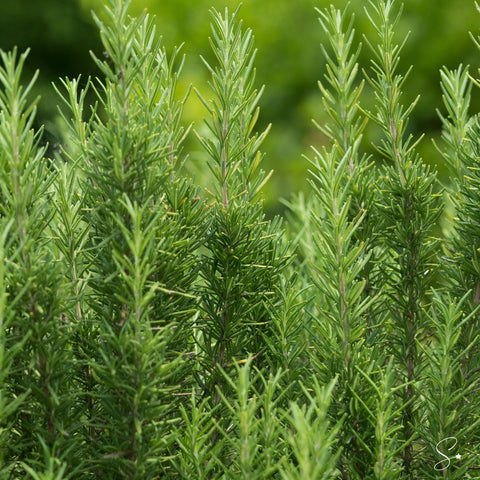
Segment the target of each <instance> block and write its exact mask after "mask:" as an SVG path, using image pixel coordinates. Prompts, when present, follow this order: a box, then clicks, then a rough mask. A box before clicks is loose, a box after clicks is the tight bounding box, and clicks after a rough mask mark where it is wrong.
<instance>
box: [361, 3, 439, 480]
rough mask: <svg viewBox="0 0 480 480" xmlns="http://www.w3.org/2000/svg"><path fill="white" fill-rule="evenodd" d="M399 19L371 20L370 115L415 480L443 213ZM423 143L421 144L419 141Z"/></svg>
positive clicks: (375, 8)
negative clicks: (436, 235) (414, 124)
mask: <svg viewBox="0 0 480 480" xmlns="http://www.w3.org/2000/svg"><path fill="white" fill-rule="evenodd" d="M400 13H401V10H400V11H397V9H396V2H395V1H394V0H374V1H371V2H370V8H369V9H367V15H368V17H369V18H370V20H371V22H372V24H373V26H374V28H375V31H376V32H377V35H378V43H377V44H375V45H373V44H371V43H370V42H369V43H370V47H371V51H372V53H373V59H372V73H371V74H367V78H368V80H369V82H370V84H371V85H372V87H373V89H374V92H375V97H376V103H377V109H376V111H375V112H370V113H369V114H368V115H369V117H370V118H371V120H373V121H374V122H375V123H376V124H377V125H378V127H379V129H380V130H381V132H382V134H383V139H382V140H380V142H377V143H376V144H375V146H376V148H377V149H378V151H379V152H380V153H381V154H382V155H383V157H384V158H385V159H386V162H387V163H386V166H385V168H384V174H383V177H382V179H381V183H380V185H379V186H380V188H379V191H378V195H379V199H380V200H379V202H378V204H379V210H378V215H379V220H380V224H381V225H382V227H381V229H380V230H379V233H380V232H381V233H380V234H379V237H378V241H379V243H378V245H379V247H380V248H381V249H382V250H383V251H384V254H385V262H386V264H387V265H388V268H385V269H384V273H383V280H382V283H383V285H382V288H384V290H385V292H386V293H387V296H386V297H385V302H386V303H385V308H386V309H387V310H388V311H389V314H390V321H392V322H393V325H394V328H393V332H394V335H393V338H392V341H391V342H390V340H389V345H390V348H391V352H392V353H393V354H394V355H395V356H396V359H397V361H398V362H399V365H400V368H401V370H402V374H403V375H404V376H405V377H404V383H405V384H406V388H405V395H404V404H405V405H406V409H405V416H404V427H405V430H404V431H405V449H404V468H405V471H406V473H407V475H408V476H409V478H413V475H414V471H415V468H416V464H415V462H414V448H413V446H412V443H411V442H412V440H413V438H414V435H415V431H414V429H415V423H416V411H417V410H416V404H415V400H416V399H417V398H418V395H417V394H416V390H415V385H416V383H415V382H416V381H417V380H418V372H419V371H420V368H421V365H420V361H421V356H419V355H418V352H417V341H421V338H422V335H424V334H425V315H424V314H423V309H424V308H425V305H426V302H427V301H428V297H427V290H428V287H429V285H430V283H431V279H432V278H433V276H432V270H433V269H434V253H435V251H434V248H435V246H436V245H437V242H436V241H434V240H432V238H431V237H430V236H431V232H432V228H433V227H434V225H435V222H436V220H437V219H438V216H439V213H440V198H439V197H438V196H437V195H435V193H434V190H433V189H434V184H435V173H434V172H431V171H430V169H429V168H428V167H426V166H425V165H424V164H422V162H421V160H420V158H419V157H418V155H417V154H416V152H415V145H416V142H413V140H412V136H408V135H407V134H406V128H407V124H408V118H409V115H410V113H411V111H412V109H413V108H414V106H415V103H416V102H412V103H411V104H410V105H409V106H408V107H407V108H405V107H404V106H403V105H402V103H401V88H402V86H403V84H404V82H405V79H406V77H407V74H408V72H407V74H406V75H402V74H401V73H399V72H398V65H399V62H400V52H401V49H402V46H403V44H404V43H405V41H406V38H405V40H404V42H403V43H402V44H401V45H398V44H396V43H395V28H396V26H397V25H398V21H399V18H400ZM417 142H418V141H417Z"/></svg>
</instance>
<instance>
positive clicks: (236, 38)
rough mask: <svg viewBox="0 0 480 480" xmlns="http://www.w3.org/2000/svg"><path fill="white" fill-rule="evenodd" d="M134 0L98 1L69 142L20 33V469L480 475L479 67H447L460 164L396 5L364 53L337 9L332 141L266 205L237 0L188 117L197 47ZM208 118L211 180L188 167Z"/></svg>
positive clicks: (64, 113) (1, 398)
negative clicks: (165, 29)
mask: <svg viewBox="0 0 480 480" xmlns="http://www.w3.org/2000/svg"><path fill="white" fill-rule="evenodd" d="M129 3H130V2H129V1H128V0H105V7H104V10H103V12H102V13H101V14H100V13H99V15H98V16H97V15H94V19H95V22H96V24H97V26H98V29H99V31H100V35H101V39H102V42H103V47H104V52H103V53H102V54H101V55H95V54H92V57H93V61H94V62H95V64H96V66H97V67H98V70H99V77H98V78H95V79H90V78H88V79H83V78H81V77H79V78H76V79H68V78H66V79H62V80H60V81H59V82H58V83H57V84H56V85H55V87H54V88H55V90H56V91H57V93H58V98H59V114H60V117H61V125H62V126H61V128H60V130H61V131H62V138H61V139H60V145H61V148H60V150H59V151H58V152H57V153H56V154H55V155H54V158H50V157H49V156H48V153H47V152H48V151H49V150H48V149H47V147H46V145H45V144H44V142H43V140H42V139H43V136H42V135H43V131H42V130H35V129H34V127H33V125H34V123H33V122H34V118H35V112H36V105H37V102H38V100H34V101H33V102H32V100H31V99H30V96H29V93H30V91H31V87H32V85H33V84H34V82H35V77H34V78H33V79H31V80H30V81H29V82H27V84H26V86H24V85H23V83H22V81H21V74H22V68H23V66H24V64H25V61H26V59H27V56H28V52H25V53H23V54H21V55H19V54H18V52H17V51H16V50H13V51H11V52H1V66H0V477H1V478H2V479H3V478H5V479H20V478H33V479H35V480H47V479H49V480H62V479H95V478H99V479H107V480H108V479H112V480H113V479H116V480H117V479H142V480H143V479H151V480H154V479H160V478H183V479H194V478H196V479H220V478H231V479H251V480H255V479H269V478H271V479H288V480H295V479H342V480H346V479H348V480H360V479H361V480H364V479H375V480H380V479H384V480H387V479H402V480H413V479H416V478H422V479H437V478H448V479H452V480H453V479H460V478H462V479H464V478H472V479H473V478H478V475H477V474H476V472H477V471H478V469H479V468H480V464H479V460H478V452H479V450H478V449H479V448H480V447H479V445H480V439H479V434H478V431H479V429H478V426H479V423H480V417H479V414H478V409H477V408H476V397H477V395H478V386H479V383H478V382H479V375H480V371H479V368H480V367H479V365H480V358H479V354H480V351H479V347H478V345H479V338H478V330H479V329H478V327H479V317H478V309H479V304H480V287H479V285H480V276H479V275H480V273H479V272H480V268H479V261H480V258H479V254H478V251H479V249H480V234H479V232H478V225H479V224H480V218H479V211H478V204H479V200H480V196H479V193H478V192H479V183H480V182H479V177H478V170H479V168H478V159H479V155H480V153H479V152H480V146H479V142H478V138H479V135H478V134H479V132H480V123H479V120H478V116H477V115H476V114H472V113H470V112H469V106H470V99H471V95H472V90H473V88H474V87H475V86H476V85H478V83H479V82H478V81H477V80H476V79H475V78H473V77H472V76H471V74H470V73H469V69H468V67H464V66H462V65H460V66H459V67H458V69H456V70H449V69H443V70H442V71H441V74H440V82H441V88H442V91H443V93H444V110H445V111H446V113H442V111H443V110H442V109H441V110H439V116H440V120H441V122H442V124H443V134H442V139H441V142H439V143H438V145H437V148H438V150H439V159H441V160H442V161H445V162H446V165H447V166H448V168H449V169H450V172H451V181H450V182H449V184H448V185H446V186H445V187H444V188H443V187H441V186H440V185H439V182H438V181H437V175H436V172H435V169H434V168H433V167H431V166H426V165H425V164H424V163H423V161H422V159H421V158H420V156H419V154H418V150H417V147H418V144H419V142H420V141H422V138H421V136H420V135H418V134H417V133H410V130H409V129H408V120H409V116H410V114H411V112H412V110H413V108H415V102H414V103H412V104H410V105H408V106H405V102H404V101H403V99H402V94H401V89H402V86H403V85H404V84H405V82H407V81H408V72H401V71H400V70H399V58H400V54H401V51H402V45H403V43H401V42H400V39H398V37H397V35H396V26H397V23H398V19H399V17H400V14H401V7H400V6H399V5H398V4H397V2H396V1H395V0H371V1H370V2H369V4H368V5H367V7H366V9H365V15H366V16H367V18H368V19H370V21H371V23H372V25H373V27H374V31H375V32H376V36H374V37H372V38H366V39H365V43H366V45H367V49H368V51H369V52H370V55H371V62H370V64H366V65H363V66H360V65H359V58H360V55H359V54H360V49H361V48H362V47H361V45H360V43H358V40H357V39H356V37H355V30H354V19H353V17H351V16H350V15H349V13H348V9H345V10H343V11H341V10H338V9H336V8H335V7H330V8H328V9H324V10H317V14H318V15H319V20H320V25H321V28H322V29H323V31H324V33H325V35H326V38H327V41H326V42H325V43H324V46H323V47H322V52H323V55H324V58H325V62H326V63H325V75H324V77H323V78H322V79H321V80H320V82H319V88H320V92H319V93H320V95H321V97H322V98H323V105H324V107H325V111H326V114H327V118H328V120H327V122H326V123H322V124H320V123H317V126H318V128H319V130H320V132H321V133H322V134H323V137H322V138H324V139H325V142H324V144H322V145H315V146H313V147H312V151H311V153H310V154H308V155H306V156H305V161H308V162H309V165H310V178H309V183H308V185H309V187H308V188H306V190H305V192H301V193H299V194H298V196H297V197H296V198H295V199H290V200H288V201H287V202H286V203H287V205H288V207H289V212H288V214H287V215H286V217H287V221H285V220H284V219H282V218H280V217H275V218H267V217H266V215H265V212H264V210H263V199H262V188H263V187H264V185H265V183H266V182H267V181H268V179H269V177H270V175H271V172H270V173H266V172H264V171H263V170H262V158H263V153H262V151H261V146H262V142H263V140H264V139H265V137H266V135H267V134H268V130H269V128H267V129H266V130H265V131H262V132H257V131H256V128H257V120H258V118H259V115H260V109H259V105H260V103H261V94H262V91H263V87H259V86H257V85H256V82H255V68H256V67H255V54H256V51H255V47H254V37H253V34H252V32H251V31H250V30H249V29H245V28H244V27H243V25H242V22H241V20H240V11H239V10H238V9H237V10H236V11H235V12H233V13H232V12H230V11H229V10H228V9H226V10H225V12H224V13H223V14H222V13H219V12H217V11H216V10H212V12H211V13H212V37H211V48H212V53H213V55H211V56H210V57H208V58H210V59H209V60H206V59H204V64H205V68H206V69H207V70H208V71H209V73H210V75H211V80H210V83H209V87H210V90H209V93H208V94H207V93H203V94H200V93H199V90H198V89H196V88H194V89H193V90H194V91H195V93H192V94H197V95H198V96H199V98H200V99H201V102H202V103H203V105H204V107H205V122H204V124H202V125H197V126H191V125H184V123H183V120H182V111H183V107H184V105H185V102H186V101H187V97H188V93H190V92H187V95H185V94H184V93H183V92H179V91H178V88H177V80H178V76H179V75H180V74H181V69H182V65H183V63H184V59H183V58H182V57H181V51H180V50H175V51H173V52H172V53H171V54H168V53H167V51H166V49H165V48H163V46H162V45H161V43H160V41H159V40H158V37H157V35H156V32H155V24H154V20H153V19H152V18H150V17H149V15H148V14H147V13H144V14H142V15H141V16H139V17H138V18H132V17H130V16H129V14H128V8H129ZM404 41H407V39H405V40H404ZM475 41H476V42H477V44H478V40H475ZM205 57H206V56H205ZM206 58H207V57H206ZM202 91H203V89H202ZM89 94H91V96H93V97H94V98H95V103H94V104H93V105H90V104H88V103H87V98H90V96H89ZM182 95H183V96H182ZM366 95H370V97H371V98H373V99H374V102H371V101H370V102H368V101H365V96H366ZM367 130H368V135H369V136H371V137H372V138H374V142H373V143H374V147H375V152H374V153H368V152H369V150H368V149H367V148H366V145H365V140H364V136H365V133H366V132H367ZM372 132H373V133H372ZM193 133H194V134H195V135H196V137H197V139H198V145H199V146H200V147H202V148H203V150H204V152H205V165H204V168H205V169H208V170H209V171H210V177H209V179H210V180H209V185H208V186H200V185H197V184H196V183H195V180H194V179H193V178H191V176H190V175H189V159H188V152H186V151H185V150H186V149H185V147H184V140H185V138H186V137H187V135H189V134H193ZM451 212H454V213H453V215H450V218H449V220H448V221H449V228H448V231H447V232H445V234H443V235H439V231H440V230H439V228H438V225H439V222H440V219H441V218H444V217H446V216H447V215H448V214H449V213H451Z"/></svg>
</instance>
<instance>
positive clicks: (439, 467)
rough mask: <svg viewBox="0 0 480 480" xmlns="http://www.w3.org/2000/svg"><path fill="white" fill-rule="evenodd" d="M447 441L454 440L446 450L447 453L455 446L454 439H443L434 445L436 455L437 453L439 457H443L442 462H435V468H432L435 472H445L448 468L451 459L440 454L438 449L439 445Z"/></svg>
mask: <svg viewBox="0 0 480 480" xmlns="http://www.w3.org/2000/svg"><path fill="white" fill-rule="evenodd" d="M447 440H455V442H454V444H453V445H452V446H451V447H450V448H447V451H449V450H451V449H452V448H455V446H456V445H457V439H456V437H447V438H444V439H443V440H440V441H439V442H438V443H437V445H436V447H435V450H436V451H437V453H438V454H439V455H441V456H442V457H443V460H440V461H439V462H437V463H436V464H435V467H434V468H435V470H437V471H441V470H446V469H447V468H448V467H449V466H450V460H451V458H449V457H447V456H446V455H445V454H444V453H442V452H441V451H440V450H439V449H438V447H439V445H440V444H441V443H443V442H446V441H447ZM452 458H453V457H452ZM445 462H446V463H447V464H446V465H445V466H443V467H442V466H441V465H442V463H445Z"/></svg>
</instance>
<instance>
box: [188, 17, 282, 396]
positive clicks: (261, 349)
mask: <svg viewBox="0 0 480 480" xmlns="http://www.w3.org/2000/svg"><path fill="white" fill-rule="evenodd" d="M212 34H213V39H212V41H211V43H212V49H213V52H214V54H215V58H216V60H217V62H218V64H217V65H216V66H211V65H210V64H209V63H208V62H206V61H205V64H206V66H207V68H208V69H209V70H210V72H211V74H212V80H211V82H210V87H211V89H212V91H213V93H214V98H213V99H212V100H211V101H207V100H204V99H203V97H200V98H202V100H203V103H204V105H205V106H206V108H207V109H208V112H209V114H210V118H209V119H207V120H206V126H207V127H208V129H209V131H210V134H211V135H205V136H203V135H201V134H200V133H198V132H197V136H198V138H199V140H200V141H201V143H202V145H203V147H204V148H205V150H206V152H207V153H208V155H209V162H208V167H209V169H210V170H211V172H212V175H213V181H212V184H213V188H212V190H213V191H212V192H211V195H212V196H213V203H212V205H211V207H210V208H211V218H212V223H211V225H210V233H209V234H208V237H207V241H206V244H205V247H206V249H207V252H208V253H207V254H206V255H205V257H204V264H203V267H202V278H203V281H204V286H203V287H202V289H201V296H202V304H201V308H202V310H203V312H204V313H203V314H202V316H201V317H200V319H199V321H198V325H199V327H200V331H201V335H200V337H199V346H200V348H201V350H202V359H201V363H202V364H203V366H204V371H203V373H202V375H203V377H204V379H203V383H204V384H205V388H206V393H207V394H209V395H212V397H214V403H218V401H219V399H220V394H221V390H222V388H223V387H222V383H223V380H222V379H223V375H222V374H221V373H220V370H218V367H221V368H222V369H228V368H231V367H232V366H233V365H232V364H233V363H234V362H238V361H240V360H244V359H246V357H247V356H248V355H252V356H253V357H255V364H256V365H257V366H258V367H260V366H261V365H262V363H263V358H264V356H265V350H266V348H267V345H268V344H267V343H266V342H265V340H264V338H265V336H266V335H268V334H267V332H268V331H269V328H270V323H271V317H270V315H269V309H268V308H267V307H266V305H267V302H268V304H270V305H272V299H271V297H272V295H274V294H275V285H276V284H278V282H279V279H280V273H281V271H282V268H283V266H284V265H285V263H286V253H285V252H284V247H282V243H281V230H280V219H279V218H275V219H274V220H273V221H267V220H265V219H264V213H263V211H262V206H261V202H260V200H259V197H260V191H261V188H262V186H263V185H264V184H265V182H266V181H267V180H268V177H269V176H270V175H265V174H264V173H263V171H262V170H260V161H261V158H262V154H261V153H260V151H259V147H260V145H261V143H262V142H263V140H264V138H265V135H266V134H267V131H268V129H267V131H265V132H263V133H261V134H259V135H256V134H254V133H253V130H254V128H255V124H256V121H257V118H258V114H259V109H258V107H257V104H258V101H259V98H260V95H261V91H260V92H257V91H256V90H255V86H254V79H255V70H254V67H253V62H254V59H255V52H254V50H253V37H252V33H251V31H250V30H247V31H245V32H244V31H243V30H242V27H241V23H239V22H238V10H237V11H236V12H235V13H234V14H233V15H232V16H230V15H229V13H228V10H226V11H225V16H222V15H220V14H219V13H218V12H216V11H213V27H212ZM273 303H275V302H273ZM223 393H225V392H223Z"/></svg>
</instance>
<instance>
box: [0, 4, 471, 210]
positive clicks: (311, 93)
mask: <svg viewBox="0 0 480 480" xmlns="http://www.w3.org/2000/svg"><path fill="white" fill-rule="evenodd" d="M238 3H239V2H238V0H132V14H136V13H138V12H140V11H141V10H143V9H144V8H146V9H147V10H148V11H149V12H150V13H151V14H153V15H155V16H156V24H157V31H158V34H159V35H161V36H162V39H163V40H162V41H163V44H164V46H165V47H166V49H167V51H172V50H173V48H174V46H177V45H180V44H183V47H182V51H183V53H184V54H185V55H186V62H185V67H184V70H183V74H182V77H181V82H180V85H179V95H182V94H183V93H185V92H186V91H187V90H188V87H189V85H190V84H194V85H195V86H196V87H197V88H198V89H199V90H200V91H201V92H202V93H203V94H204V95H205V96H206V97H208V95H209V92H208V87H207V86H206V83H207V80H208V75H207V72H206V70H205V68H204V66H203V64H202V63H201V61H200V58H199V55H203V56H205V57H206V58H211V57H210V52H209V44H208V36H209V33H210V26H209V22H210V14H209V9H210V7H215V8H217V9H220V10H223V9H224V8H225V7H227V6H228V7H229V8H230V9H231V10H234V9H236V7H237V6H238ZM330 3H333V4H334V5H335V6H336V7H344V6H345V5H346V3H347V2H346V1H343V0H336V1H335V0H334V1H333V2H332V0H327V1H323V0H244V1H243V5H242V8H241V14H240V15H241V17H242V18H243V21H244V25H245V26H247V27H250V28H252V30H253V32H254V35H255V40H256V46H257V48H258V54H257V61H256V66H257V78H258V85H259V86H261V85H263V84H265V86H266V88H265V93H264V95H263V97H262V100H261V104H260V105H261V116H260V120H259V124H258V127H259V129H262V128H264V127H266V126H267V125H268V124H270V123H271V124H272V129H271V133H270V134H269V136H268V139H267V140H266V142H265V144H264V147H263V150H264V151H265V154H266V156H265V163H264V168H265V169H266V170H270V169H272V168H273V169H274V171H275V173H274V175H273V177H272V180H271V181H270V184H269V186H268V187H267V189H266V192H265V193H266V198H267V200H266V207H267V211H268V212H269V213H270V214H273V213H276V212H278V211H280V210H281V209H282V204H281V202H280V199H281V198H286V199H288V198H290V197H291V196H292V194H295V192H298V191H300V190H302V189H305V188H307V187H306V185H307V181H306V178H307V169H308V162H307V161H306V160H305V159H304V158H303V155H304V154H308V153H309V146H310V145H312V144H315V145H317V146H318V145H319V144H321V143H322V142H323V141H324V139H323V138H322V136H321V135H320V134H319V132H318V131H317V130H316V128H315V127H314V126H313V124H312V121H311V120H312V118H314V119H315V120H317V121H318V122H322V121H323V120H324V112H323V107H322V102H321V95H320V93H319V90H318V86H317V82H318V80H319V79H321V78H322V77H323V75H324V73H325V68H324V59H323V56H322V52H321V49H320V43H321V42H324V41H325V37H324V34H323V31H322V29H321V27H320V24H319V22H318V15H317V13H316V12H315V7H318V8H324V7H326V6H328V5H329V4H330ZM366 4H367V2H366V1H361V0H352V1H351V2H350V5H349V11H350V12H351V13H354V14H355V26H356V38H357V39H358V40H359V41H360V40H362V36H363V35H366V36H367V37H368V38H369V39H372V40H375V34H374V31H373V29H372V27H371V25H370V23H369V20H368V19H367V17H366V15H365V14H364V10H363V9H364V7H365V5H366ZM91 10H95V11H97V12H100V11H101V0H0V48H1V49H3V50H9V49H11V48H13V47H14V46H18V48H19V50H21V51H23V50H25V49H26V48H28V47H29V48H31V52H30V55H29V58H28V64H27V73H26V78H27V75H31V74H32V73H33V72H34V71H35V70H36V69H39V70H40V76H39V80H38V82H37V86H36V91H35V94H40V95H41V97H42V99H41V102H40V103H39V110H38V123H39V124H43V125H45V130H46V138H47V139H48V140H49V142H50V143H51V144H52V145H55V142H56V141H57V140H56V138H58V114H57V107H56V105H57V104H58V99H57V97H56V94H55V92H54V90H53V88H52V85H51V84H52V82H58V78H59V77H64V76H69V77H76V76H78V75H80V74H81V75H82V76H83V78H86V77H87V76H89V75H93V76H95V75H96V74H97V73H98V72H97V70H96V68H95V66H94V63H93V62H92V60H91V57H90V54H89V51H90V50H92V51H94V52H96V53H97V54H100V55H101V52H102V47H101V44H100V39H99V35H98V32H97V29H96V27H95V25H94V23H93V21H92V17H91ZM409 31H410V32H411V34H410V37H409V40H408V42H407V43H406V45H405V47H404V50H403V53H402V64H401V65H400V69H401V70H402V71H406V70H407V69H408V67H409V66H410V65H414V68H413V70H412V72H411V74H410V76H409V78H408V80H407V82H406V84H405V91H404V95H405V96H404V101H405V104H408V103H410V102H412V101H413V100H414V99H415V98H416V97H417V95H418V94H420V95H421V97H420V100H419V102H418V105H417V107H416V108H415V110H414V112H413V116H412V119H411V122H410V125H409V130H410V131H411V132H412V133H413V134H414V135H415V136H419V135H420V134H422V133H424V134H425V137H424V139H423V140H422V141H421V143H420V147H419V148H420V152H421V154H422V156H423V158H424V160H425V161H426V162H428V163H430V164H432V165H436V166H437V167H438V169H439V171H440V174H441V178H442V180H444V181H448V178H447V177H446V171H445V169H444V167H443V166H442V159H441V157H440V155H439V154H438V153H437V152H436V150H435V148H434V146H433V144H432V139H435V138H438V136H439V134H440V129H441V125H440V122H439V119H438V116H437V113H436V109H438V108H442V100H441V91H440V85H439V79H440V75H439V69H440V68H441V67H442V66H443V65H446V66H447V67H449V68H455V67H456V66H458V64H460V63H463V64H468V65H470V66H471V68H470V72H471V74H472V75H473V76H474V77H478V75H479V74H478V67H479V66H480V51H478V50H477V48H476V47H475V45H474V44H473V42H472V40H471V38H470V34H469V32H472V33H473V34H474V35H478V34H479V33H480V13H478V12H477V10H476V8H475V3H474V1H473V0H405V2H404V11H403V16H402V19H401V23H400V24H399V28H398V34H399V37H398V38H399V40H400V41H401V40H402V39H403V37H404V36H405V35H407V33H408V32H409ZM362 43H363V44H364V46H363V49H362V53H361V56H360V64H361V66H362V67H363V68H365V69H367V70H368V68H369V50H368V47H367V46H366V45H365V42H364V41H363V42H362ZM364 93H365V94H364V96H363V100H362V101H363V104H364V106H366V107H367V108H368V107H371V106H373V98H372V95H371V94H370V93H369V90H368V87H367V88H366V89H365V92H364ZM478 97H479V95H478V93H477V92H476V91H474V102H473V105H472V111H473V112H476V111H478V109H479V100H478ZM204 114H205V110H204V108H203V106H202V104H201V102H200V101H199V100H198V99H197V98H196V96H195V95H190V97H189V99H188V102H187V105H186V110H185V121H186V122H194V123H195V125H197V126H198V128H201V123H202V118H203V115H204ZM376 135H377V132H376V131H375V129H374V128H373V127H372V128H369V129H368V130H367V132H366V135H365V148H366V149H367V150H369V148H370V147H369V145H370V144H371V141H372V140H374V138H375V136H376ZM188 151H189V153H190V165H191V168H192V171H194V172H196V175H197V177H198V178H199V182H200V183H202V181H204V180H205V179H202V175H203V172H205V171H206V169H205V168H202V162H203V161H204V158H203V156H202V152H201V151H200V147H199V145H198V143H197V142H196V139H195V137H194V135H192V136H191V138H190V139H189V143H188Z"/></svg>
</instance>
